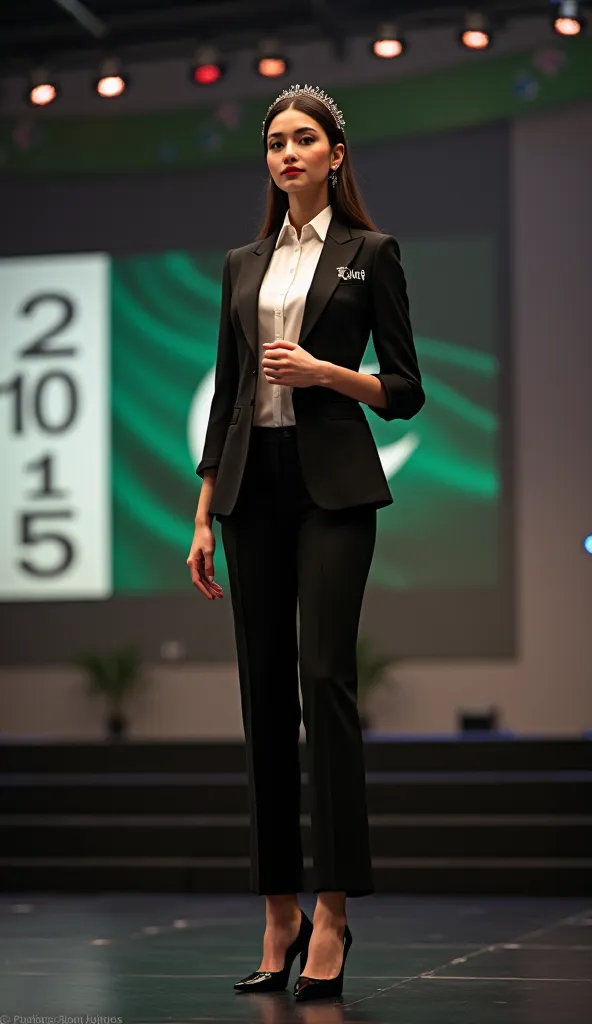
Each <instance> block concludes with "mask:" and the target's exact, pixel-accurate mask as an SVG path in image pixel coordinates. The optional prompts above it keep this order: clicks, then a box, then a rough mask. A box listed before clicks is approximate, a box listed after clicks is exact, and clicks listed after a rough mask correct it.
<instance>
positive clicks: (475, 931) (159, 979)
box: [0, 893, 592, 1024]
mask: <svg viewBox="0 0 592 1024" xmlns="http://www.w3.org/2000/svg"><path fill="white" fill-rule="evenodd" d="M302 905H303V907H304V908H305V909H307V910H309V911H310V910H311V909H312V900H311V898H310V897H304V898H303V900H302ZM349 920H350V925H351V928H352V931H353V935H354V945H353V947H352V950H351V953H350V956H349V959H348V971H347V974H346V984H345V989H344V993H343V997H342V999H341V1000H340V1001H338V1002H331V1001H328V1002H323V1003H321V1002H319V1003H316V1004H311V1005H310V1006H306V1005H304V1006H300V1005H298V1004H296V1003H295V1002H294V1000H293V997H292V995H291V988H289V989H288V991H287V992H285V993H281V994H280V995H271V996H264V995H259V996H253V995H251V996H237V995H235V993H234V992H233V988H232V986H233V983H234V981H235V980H236V979H237V978H239V977H241V976H242V975H244V974H245V973H246V972H248V971H250V970H251V969H254V968H255V967H257V966H258V964H259V954H260V948H261V934H262V923H263V900H262V899H261V898H260V897H253V896H242V897H241V896H203V895H199V896H181V895H173V894H171V895H165V894H161V895H157V894H150V895H147V894H136V895H122V894H111V895H106V894H104V895H91V896H86V897H81V896H55V897H54V896H49V895H40V894H38V893H29V894H18V895H17V894H12V895H10V896H9V895H4V896H3V897H2V899H1V900H0V944H1V951H2V957H1V966H0V993H1V994H0V1021H1V1022H2V1024H13V1022H14V1021H15V1020H16V1015H19V1016H21V1017H23V1018H24V1017H25V1016H27V1015H29V1016H31V1015H35V1014H36V1015H38V1016H40V1017H41V1016H44V1017H46V1016H48V1015H53V1016H54V1017H55V1019H56V1022H57V1021H59V1017H60V1015H69V1016H70V1017H80V1019H81V1022H84V1024H92V1021H91V1019H89V1021H88V1022H87V1015H88V1016H89V1018H92V1016H99V1018H100V1017H103V1018H104V1020H102V1021H100V1024H109V1018H111V1024H117V1022H116V1018H119V1020H120V1021H121V1022H122V1024H132V1022H133V1024H140V1022H142V1024H149V1022H164V1021H171V1022H176V1024H181V1022H189V1021H193V1022H204V1024H205V1022H212V1024H222V1022H224V1024H231V1022H237V1024H288V1022H299V1024H340V1022H349V1024H358V1022H360V1024H361V1022H365V1024H371V1022H375V1024H378V1022H381V1024H387V1022H388V1024H465V1022H466V1024H504V1022H508V1024H510V1022H511V1024H590V1020H591V1011H590V1006H591V1005H592V901H590V900H588V901H586V900H585V899H542V898H536V899H524V898H510V899H508V898H506V899H499V898H497V899H496V898H493V897H488V898H484V897H474V898H467V897H464V898H462V897H458V898H451V897H441V896H440V897H439V896H432V897H429V898H426V897H409V896H384V895H381V896H372V897H367V898H365V899H363V900H351V901H350V903H349ZM295 978H296V965H294V969H293V972H292V979H291V981H292V983H293V982H294V980H295ZM3 1015H4V1016H3ZM72 1024H78V1022H72Z"/></svg>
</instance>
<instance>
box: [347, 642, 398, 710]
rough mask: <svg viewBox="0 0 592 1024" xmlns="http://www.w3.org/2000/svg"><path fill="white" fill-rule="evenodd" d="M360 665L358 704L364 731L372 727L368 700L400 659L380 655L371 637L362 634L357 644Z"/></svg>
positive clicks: (388, 655)
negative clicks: (373, 645)
mask: <svg viewBox="0 0 592 1024" xmlns="http://www.w3.org/2000/svg"><path fill="white" fill-rule="evenodd" d="M356 651H357V663H358V703H359V707H360V723H361V725H362V729H368V728H369V727H370V721H369V718H368V699H369V697H370V694H371V693H372V691H373V690H374V689H375V688H376V687H377V686H379V685H380V683H381V682H382V679H383V675H384V672H385V670H386V669H387V668H390V667H392V666H393V665H395V664H397V663H398V662H399V660H400V659H399V658H396V657H394V656H393V655H390V654H378V653H376V652H374V651H373V650H372V641H371V639H370V637H369V636H367V635H365V634H362V635H361V636H359V637H358V642H357V647H356Z"/></svg>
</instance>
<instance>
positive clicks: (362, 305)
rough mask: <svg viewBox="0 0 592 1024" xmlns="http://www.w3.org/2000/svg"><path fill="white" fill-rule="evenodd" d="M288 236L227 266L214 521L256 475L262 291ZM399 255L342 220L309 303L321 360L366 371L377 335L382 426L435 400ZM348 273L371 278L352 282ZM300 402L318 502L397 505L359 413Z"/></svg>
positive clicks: (317, 397)
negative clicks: (252, 467)
mask: <svg viewBox="0 0 592 1024" xmlns="http://www.w3.org/2000/svg"><path fill="white" fill-rule="evenodd" d="M278 234H279V232H275V233H274V234H272V235H269V236H268V237H267V238H264V239H262V240H261V241H258V242H250V243H249V244H248V245H243V246H241V248H240V249H230V250H229V251H228V253H227V254H226V259H225V261H224V272H223V277H222V305H221V313H220V331H219V337H218V352H217V359H216V370H215V385H214V397H213V399H212V404H211V408H210V415H209V420H208V427H207V431H206V438H205V443H204V448H203V453H202V459H201V462H200V463H199V465H198V466H197V469H196V473H197V474H198V476H201V477H203V475H204V471H205V470H206V469H210V468H212V467H217V468H218V473H217V477H216V483H215V486H214V490H213V494H212V500H211V502H210V513H211V515H213V516H214V515H218V516H220V515H229V514H230V513H231V512H232V510H233V508H234V505H235V502H236V499H237V495H238V492H239V487H240V483H241V480H242V475H243V471H244V468H245V462H246V458H247V452H248V446H249V436H250V431H251V424H252V419H253V406H254V403H255V388H256V383H257V375H258V373H259V372H260V364H259V350H258V300H259V289H260V287H261V282H262V281H263V277H264V274H265V271H266V270H267V267H268V265H269V262H270V260H271V257H272V255H273V251H274V247H275V243H276V241H277V237H278ZM399 257H400V250H399V245H398V243H397V241H396V239H395V238H394V237H393V236H392V235H384V234H381V233H380V232H377V231H368V230H365V229H361V228H353V227H349V226H348V225H347V224H345V223H343V222H342V221H341V220H339V219H338V218H337V216H336V215H335V214H334V215H333V217H332V219H331V222H330V224H329V230H328V233H327V237H326V238H325V242H324V244H323V248H322V250H321V255H320V257H319V261H318V263H317V266H316V269H315V273H314V277H313V279H312V283H311V286H310V288H309V291H308V294H307V297H306V303H305V307H304V316H303V321H302V329H301V332H300V338H299V344H300V345H302V346H303V347H304V348H306V349H307V350H308V351H309V352H311V353H312V354H313V355H315V356H317V357H318V358H319V359H326V360H329V362H332V363H339V364H340V365H341V366H347V367H348V368H349V369H350V370H358V369H359V366H360V363H361V361H362V357H363V355H364V351H365V349H366V345H367V343H368V337H369V334H370V331H372V337H373V341H374V347H375V349H376V355H377V357H378V364H379V366H380V373H377V374H375V376H376V377H378V378H379V380H380V381H381V382H382V385H383V389H384V390H385V391H386V395H387V398H388V405H387V406H386V408H384V409H382V408H380V407H378V406H374V405H371V406H369V408H370V409H372V410H373V411H374V412H375V413H376V414H377V415H378V416H380V417H381V419H383V420H393V419H404V420H408V419H411V417H412V416H415V414H416V413H417V412H419V410H420V409H421V407H422V405H423V404H424V401H425V395H424V391H423V388H422V386H421V375H420V371H419V367H418V364H417V356H416V352H415V345H414V342H413V334H412V330H411V324H410V321H409V303H408V299H407V289H406V284H405V276H404V273H403V268H402V266H401V263H400V259H399ZM341 268H348V270H346V272H345V273H344V272H343V270H342V269H341ZM339 270H340V271H341V273H339V272H338V271H339ZM349 270H352V271H362V272H363V273H362V274H357V275H353V276H348V271H349ZM292 402H293V408H294V418H295V421H296V439H297V444H298V453H299V457H300V462H301V465H302V472H303V475H304V479H305V482H306V485H307V488H308V490H309V492H310V495H311V497H312V498H313V500H314V501H315V502H316V503H317V504H318V505H320V506H321V507H323V508H327V509H340V508H347V507H349V506H352V505H362V504H372V505H374V506H375V507H376V508H382V507H383V506H385V505H391V504H392V502H393V497H392V494H391V492H390V490H389V485H388V482H387V479H386V476H385V474H384V471H383V469H382V464H381V462H380V458H379V455H378V450H377V448H376V445H375V443H374V438H373V436H372V432H371V430H370V426H369V424H368V422H367V420H366V416H365V413H364V412H363V410H362V408H361V407H360V403H359V402H357V401H356V400H355V399H353V398H349V397H348V396H347V395H344V394H342V393H341V392H338V391H335V390H334V389H332V388H327V387H321V386H317V385H315V386H312V387H308V388H294V390H293V391H292Z"/></svg>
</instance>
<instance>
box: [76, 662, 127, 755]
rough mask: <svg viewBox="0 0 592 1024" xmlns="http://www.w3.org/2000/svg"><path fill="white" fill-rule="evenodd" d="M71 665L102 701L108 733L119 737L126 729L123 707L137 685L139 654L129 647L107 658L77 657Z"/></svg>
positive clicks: (92, 692) (93, 693) (91, 691)
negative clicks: (83, 671)
mask: <svg viewBox="0 0 592 1024" xmlns="http://www.w3.org/2000/svg"><path fill="white" fill-rule="evenodd" d="M74 663H75V664H76V665H78V667H79V668H82V669H84V670H85V672H86V677H87V681H88V688H89V692H90V693H91V694H92V695H94V696H99V697H103V698H104V700H105V702H106V704H107V709H108V719H107V725H108V729H109V732H110V733H111V734H112V735H121V734H122V733H123V732H125V730H126V726H127V723H126V719H125V716H124V714H123V710H124V707H125V704H126V702H127V701H128V699H129V697H130V696H131V694H132V693H134V692H135V691H136V690H137V689H138V687H139V685H140V682H141V656H140V653H139V651H138V650H137V648H135V647H131V646H130V647H125V648H123V649H121V650H115V651H111V652H110V653H107V654H95V653H93V652H89V653H86V654H81V655H79V657H77V658H76V659H75V661H74Z"/></svg>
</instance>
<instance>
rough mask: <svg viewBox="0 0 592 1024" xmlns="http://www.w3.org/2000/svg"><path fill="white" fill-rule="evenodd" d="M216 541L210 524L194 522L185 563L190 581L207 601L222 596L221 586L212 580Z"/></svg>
mask: <svg viewBox="0 0 592 1024" xmlns="http://www.w3.org/2000/svg"><path fill="white" fill-rule="evenodd" d="M215 547H216V541H215V538H214V534H213V532H212V529H211V527H210V526H206V525H205V524H204V525H203V526H199V525H197V524H196V526H195V533H194V535H193V541H192V543H191V550H190V552H189V556H188V558H187V565H188V566H189V571H190V573H191V581H192V583H193V584H194V586H196V587H197V589H198V590H201V592H202V594H203V595H204V596H205V597H207V599H208V601H214V600H215V599H216V598H217V597H224V594H223V591H222V587H221V586H220V584H219V583H215V582H214V550H215Z"/></svg>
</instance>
